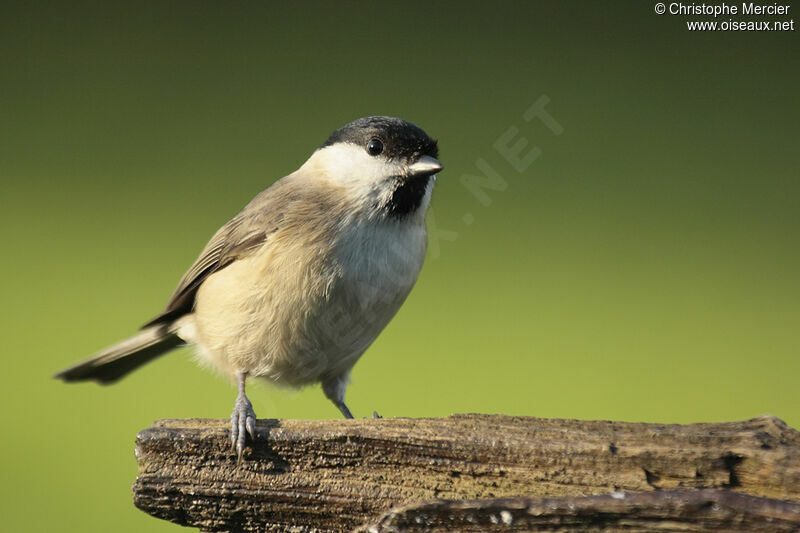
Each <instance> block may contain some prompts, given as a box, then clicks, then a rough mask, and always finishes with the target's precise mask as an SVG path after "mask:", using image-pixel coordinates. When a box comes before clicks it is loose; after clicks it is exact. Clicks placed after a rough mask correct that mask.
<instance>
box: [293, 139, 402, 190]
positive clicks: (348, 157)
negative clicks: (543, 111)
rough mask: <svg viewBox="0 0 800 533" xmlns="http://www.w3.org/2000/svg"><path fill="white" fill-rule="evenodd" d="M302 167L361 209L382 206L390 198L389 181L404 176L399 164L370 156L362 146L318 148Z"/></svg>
mask: <svg viewBox="0 0 800 533" xmlns="http://www.w3.org/2000/svg"><path fill="white" fill-rule="evenodd" d="M303 166H304V167H306V166H309V167H311V168H309V170H310V171H313V172H315V173H318V174H321V175H324V176H325V177H327V178H328V179H329V180H330V181H331V183H333V184H336V185H340V186H343V187H345V188H347V189H348V190H349V191H350V193H351V194H352V195H353V199H358V200H359V201H362V202H364V204H365V205H375V204H376V203H383V202H384V201H385V200H387V199H388V197H389V195H391V187H389V185H390V180H391V179H392V178H393V177H394V176H399V175H401V174H402V173H403V172H404V168H403V166H402V165H401V164H399V163H396V162H393V161H389V160H387V159H386V158H384V157H381V156H371V155H369V154H368V153H367V151H366V149H365V148H364V147H363V146H357V145H355V144H351V143H338V144H334V145H331V146H326V147H324V148H320V149H319V150H317V151H316V152H314V153H313V154H312V155H311V157H310V158H309V159H308V161H307V162H306V164H305V165H303Z"/></svg>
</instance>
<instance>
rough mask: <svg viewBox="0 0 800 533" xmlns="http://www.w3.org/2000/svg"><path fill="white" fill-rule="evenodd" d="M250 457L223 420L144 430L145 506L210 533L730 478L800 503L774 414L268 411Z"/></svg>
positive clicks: (795, 457) (797, 458)
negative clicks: (672, 417) (237, 450)
mask: <svg viewBox="0 0 800 533" xmlns="http://www.w3.org/2000/svg"><path fill="white" fill-rule="evenodd" d="M256 429H257V439H256V442H255V443H254V444H253V445H252V448H249V449H248V450H247V451H246V452H245V459H244V461H243V462H242V463H240V464H237V462H236V456H235V454H234V453H233V451H232V450H231V449H230V444H229V441H228V435H229V429H228V422H227V421H222V420H164V421H160V422H156V423H155V424H154V425H153V426H152V427H151V428H149V429H146V430H144V431H142V432H141V433H140V434H139V436H138V438H137V445H136V454H137V457H138V460H139V475H138V477H137V480H136V483H135V484H134V501H135V503H136V505H137V506H138V507H139V508H140V509H142V510H144V511H146V512H148V513H150V514H152V515H154V516H157V517H160V518H163V519H166V520H170V521H173V522H176V523H179V524H183V525H191V526H195V527H199V528H201V529H203V530H206V531H284V530H287V529H289V528H296V529H294V530H296V531H312V530H314V531H348V530H350V529H352V528H354V527H357V526H359V525H360V524H363V523H367V522H369V521H374V520H376V517H378V516H380V514H381V513H383V512H386V511H387V510H389V509H390V508H392V507H394V506H398V505H408V504H414V503H417V502H420V501H425V500H431V499H435V498H440V499H451V500H464V499H487V498H507V497H528V498H530V497H563V496H586V495H597V494H609V493H614V492H619V491H624V492H652V491H656V490H671V489H702V488H724V489H730V490H732V491H737V492H740V493H743V494H750V495H754V496H763V497H769V498H776V499H781V500H787V501H791V502H800V433H798V432H797V431H796V430H793V429H791V428H789V427H787V425H786V424H785V423H784V422H782V421H780V420H778V419H777V418H774V417H766V416H765V417H760V418H756V419H752V420H747V421H743V422H729V423H717V424H690V425H666V424H635V423H623V422H606V421H576V420H549V419H538V418H527V417H509V416H500V415H455V416H452V417H448V418H441V419H406V418H398V419H363V420H347V421H346V420H281V421H276V420H260V421H259V422H258V423H257V426H256Z"/></svg>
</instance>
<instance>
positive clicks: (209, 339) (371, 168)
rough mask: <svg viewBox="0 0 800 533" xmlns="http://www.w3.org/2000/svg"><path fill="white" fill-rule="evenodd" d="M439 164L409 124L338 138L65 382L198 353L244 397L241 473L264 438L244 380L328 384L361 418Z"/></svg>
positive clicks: (235, 223)
mask: <svg viewBox="0 0 800 533" xmlns="http://www.w3.org/2000/svg"><path fill="white" fill-rule="evenodd" d="M438 157H439V150H438V143H437V141H436V140H434V139H432V138H431V137H430V136H428V134H427V133H425V131H423V130H422V129H421V128H420V127H418V126H416V125H415V124H413V123H411V122H408V121H406V120H403V119H399V118H394V117H388V116H369V117H364V118H359V119H357V120H354V121H352V122H350V123H348V124H345V125H344V126H342V127H340V128H338V129H336V130H335V131H333V133H331V134H330V136H329V137H328V138H327V140H326V141H325V142H324V143H323V144H322V145H321V146H319V148H317V149H316V150H314V152H313V153H312V154H311V155H310V156H309V158H308V159H307V160H306V161H305V163H303V164H302V165H301V166H300V168H298V169H297V170H296V171H294V172H292V173H291V174H289V175H287V176H285V177H283V178H281V179H279V180H278V181H276V182H274V183H273V184H272V185H271V186H269V187H268V188H266V189H265V190H263V191H262V192H261V193H259V194H258V195H256V196H255V197H254V198H253V199H252V200H251V201H250V202H249V203H248V204H247V205H246V206H245V207H244V208H243V209H242V210H241V211H240V212H239V213H238V214H237V215H236V216H234V217H233V218H232V219H231V220H230V221H229V222H228V223H226V224H225V225H223V226H222V227H221V228H220V229H219V230H218V231H217V232H216V233H215V234H214V235H213V236H212V237H211V240H210V241H209V242H208V244H207V245H206V246H205V248H204V249H203V250H202V252H201V253H200V255H199V257H198V258H197V260H196V261H195V262H194V263H193V264H192V265H191V267H190V268H189V270H188V271H187V272H186V273H185V274H184V276H183V277H182V278H181V280H180V282H179V283H178V286H177V288H176V289H175V291H174V292H173V294H172V296H171V297H170V298H169V300H168V303H167V306H166V308H165V309H164V311H163V312H162V313H161V314H159V315H158V316H156V317H155V318H153V319H152V320H150V321H149V322H147V323H146V324H144V326H142V328H141V329H140V330H139V332H138V333H137V334H135V335H133V336H132V337H130V338H128V339H126V340H123V341H121V342H119V343H117V344H115V345H113V346H110V347H108V348H106V349H105V350H102V351H100V352H99V353H98V354H96V355H95V356H93V357H91V358H89V359H87V360H85V361H83V362H80V363H78V364H76V365H74V366H71V367H69V368H67V369H65V370H62V371H61V372H59V373H57V374H56V375H55V377H56V378H58V379H61V380H63V381H65V382H80V381H95V382H98V383H100V384H110V383H113V382H115V381H117V380H119V379H120V378H122V377H123V376H125V375H127V374H128V373H130V372H132V371H133V370H135V369H137V368H139V367H140V366H141V365H144V364H145V363H148V362H150V361H152V360H153V359H156V358H157V357H159V356H161V355H163V354H165V353H167V352H170V351H172V350H174V349H176V348H178V347H181V346H184V345H193V346H194V347H195V349H196V352H197V356H198V359H199V360H200V362H202V363H206V364H208V365H210V366H211V367H213V368H215V369H216V370H218V371H219V372H221V373H222V374H223V375H226V376H228V377H230V379H231V380H232V381H233V382H234V383H235V385H236V386H237V389H238V394H237V396H236V400H235V402H234V408H233V412H232V414H231V419H230V440H231V445H232V448H233V450H234V451H235V452H236V454H237V455H238V459H239V461H241V460H242V454H243V452H244V450H245V448H246V444H247V435H249V436H250V438H251V439H252V440H253V441H255V439H256V431H255V422H256V415H255V412H254V410H253V406H252V403H251V402H250V400H249V399H248V397H247V395H246V393H245V385H246V382H247V378H248V377H250V378H260V379H264V380H266V381H268V382H271V383H274V384H277V385H280V386H288V387H293V388H299V387H303V386H306V385H311V384H315V383H321V385H322V391H323V392H324V394H325V396H326V397H327V398H328V399H329V400H331V401H332V402H333V404H334V405H335V406H336V407H337V408H338V409H339V411H340V412H341V414H342V415H343V416H344V417H345V418H353V415H352V413H351V412H350V409H349V408H348V407H347V405H346V403H345V391H346V389H347V386H348V383H349V380H350V372H351V370H352V368H353V366H354V365H355V364H356V362H357V361H358V360H359V358H360V357H361V356H362V354H363V353H364V352H365V351H366V350H367V348H368V347H369V346H370V345H371V344H372V342H373V341H374V340H375V339H376V338H377V336H378V335H379V334H380V332H381V331H382V330H383V329H384V328H385V327H386V325H387V324H388V323H389V321H390V320H391V319H392V318H393V317H394V315H395V314H396V313H397V311H398V310H399V309H400V307H401V305H402V304H403V302H404V301H405V300H406V297H407V296H408V294H409V292H410V291H411V289H412V287H413V286H414V284H415V282H416V281H417V278H418V276H419V274H420V271H421V268H422V265H423V261H424V258H425V253H426V247H427V231H426V224H425V214H426V211H427V209H428V206H429V204H430V201H431V193H432V190H433V187H434V184H435V182H436V176H437V173H439V172H440V171H441V170H442V169H443V166H442V164H441V163H440V162H439V159H438Z"/></svg>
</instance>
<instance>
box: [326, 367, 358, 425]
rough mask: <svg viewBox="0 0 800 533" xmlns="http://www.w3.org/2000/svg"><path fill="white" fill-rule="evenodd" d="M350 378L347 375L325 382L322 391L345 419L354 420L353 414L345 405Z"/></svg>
mask: <svg viewBox="0 0 800 533" xmlns="http://www.w3.org/2000/svg"><path fill="white" fill-rule="evenodd" d="M348 377H349V376H348V375H347V374H345V375H344V376H339V377H338V378H333V379H329V380H325V381H323V382H322V391H323V392H324V393H325V396H327V397H328V399H329V400H330V401H332V402H333V405H335V406H336V407H338V408H339V411H341V412H342V414H343V415H344V417H345V418H353V414H352V413H351V412H350V409H348V408H347V405H346V404H345V403H344V391H345V390H346V389H347V379H348Z"/></svg>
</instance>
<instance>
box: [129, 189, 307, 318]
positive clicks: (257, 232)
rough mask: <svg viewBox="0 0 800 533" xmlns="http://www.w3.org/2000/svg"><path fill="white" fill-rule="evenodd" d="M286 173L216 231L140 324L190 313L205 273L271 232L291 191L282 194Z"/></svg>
mask: <svg viewBox="0 0 800 533" xmlns="http://www.w3.org/2000/svg"><path fill="white" fill-rule="evenodd" d="M289 177H290V176H287V177H286V178H283V179H282V180H279V181H277V182H276V183H275V184H273V185H272V186H271V187H270V188H269V189H267V190H265V191H263V192H261V193H260V194H259V195H258V196H256V197H255V198H254V199H253V200H252V201H251V202H250V203H249V204H247V206H246V207H245V208H244V209H243V210H242V211H241V213H239V214H238V215H236V216H235V217H234V218H233V219H232V220H231V221H230V222H228V223H227V224H225V225H224V226H222V227H221V228H220V229H219V231H217V232H216V233H215V234H214V236H213V237H212V238H211V240H210V241H209V242H208V244H207V245H206V247H205V248H204V249H203V251H202V252H201V253H200V256H199V257H198V258H197V260H196V261H195V262H194V264H193V265H192V266H191V267H190V268H189V270H188V271H187V272H186V274H184V275H183V277H182V278H181V281H180V283H178V287H177V288H176V289H175V292H173V293H172V296H171V297H170V299H169V302H168V303H167V308H166V309H165V310H164V312H163V313H161V314H160V315H158V316H157V317H156V318H154V319H153V320H151V321H150V322H148V323H147V324H145V325H144V326H142V327H143V328H146V327H149V326H153V325H155V324H169V323H171V322H173V321H175V320H176V319H178V318H180V317H181V316H183V315H185V314H187V313H191V312H192V309H193V308H194V300H195V296H196V295H197V289H199V288H200V285H202V283H203V281H205V279H206V278H208V276H210V275H211V274H213V273H214V272H217V271H219V270H221V269H223V268H225V267H226V266H228V265H230V264H231V263H232V262H234V261H236V260H237V259H239V258H241V257H246V256H247V255H249V254H250V253H251V252H252V251H253V250H255V249H256V248H258V247H259V246H260V245H261V244H263V243H264V242H265V241H266V240H267V238H268V237H269V235H270V234H271V233H274V232H275V231H276V230H277V229H278V227H279V225H280V222H281V221H282V219H283V212H284V208H285V207H286V205H287V204H288V202H290V201H292V200H293V199H294V198H293V196H294V195H288V194H286V192H287V191H286V187H285V185H286V182H287V180H288V179H289Z"/></svg>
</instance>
